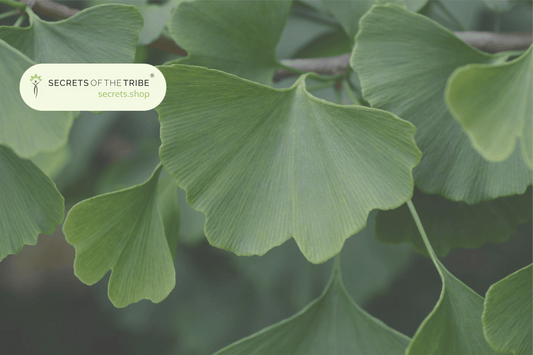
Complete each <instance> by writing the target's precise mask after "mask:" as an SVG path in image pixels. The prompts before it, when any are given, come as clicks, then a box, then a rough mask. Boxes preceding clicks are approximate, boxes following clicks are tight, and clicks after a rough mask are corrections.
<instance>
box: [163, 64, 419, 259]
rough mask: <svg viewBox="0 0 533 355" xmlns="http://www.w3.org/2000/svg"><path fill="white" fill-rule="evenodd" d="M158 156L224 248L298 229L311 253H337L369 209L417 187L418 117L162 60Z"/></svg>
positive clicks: (267, 243)
mask: <svg viewBox="0 0 533 355" xmlns="http://www.w3.org/2000/svg"><path fill="white" fill-rule="evenodd" d="M159 69H160V70H161V72H162V73H163V75H165V78H166V82H167V95H166V97H165V99H164V100H163V102H162V103H161V105H159V106H158V107H157V109H156V110H157V111H158V113H159V119H160V121H161V142H162V146H161V150H160V157H161V161H162V163H163V165H164V166H165V169H166V170H167V171H168V172H169V173H170V174H171V175H173V176H174V177H175V178H176V179H177V180H178V184H179V185H180V186H181V187H182V188H184V189H185V190H186V191H187V199H188V202H189V203H190V204H191V206H192V207H193V208H194V209H196V210H199V211H202V212H204V213H205V214H206V216H207V221H206V226H205V233H206V237H207V239H208V240H209V242H210V243H211V244H212V245H213V246H216V247H218V248H221V249H226V250H230V251H233V252H235V253H236V254H238V255H253V254H258V255H262V254H264V253H266V252H267V251H268V250H270V249H271V248H273V247H275V246H277V245H280V244H282V243H283V242H285V241H286V240H288V239H289V238H290V237H293V238H294V239H295V240H296V242H297V243H298V246H299V247H300V249H301V250H302V252H303V254H304V255H305V256H306V258H307V259H308V260H310V261H311V262H314V263H320V262H323V261H326V260H327V259H329V258H331V257H332V256H333V255H335V254H337V253H338V252H339V251H340V250H341V248H342V245H343V243H344V241H345V240H346V238H348V237H349V236H351V235H353V234H354V233H356V232H358V231H359V230H361V229H362V228H363V227H364V226H365V223H366V219H367V216H368V213H369V212H370V211H371V210H373V209H375V208H380V209H390V208H394V207H397V206H399V205H400V204H402V203H403V202H404V201H405V200H407V199H408V198H410V196H411V194H412V189H413V180H412V175H411V171H412V168H413V167H414V166H415V165H416V164H417V163H418V161H419V159H420V151H419V150H418V148H417V147H416V145H415V143H414V139H413V134H414V127H413V126H412V125H411V124H410V123H408V122H406V121H403V120H401V119H399V118H398V117H396V116H394V115H392V114H390V113H388V112H384V111H381V110H376V109H370V108H367V107H362V106H339V105H334V104H331V103H329V102H327V101H324V100H320V99H317V98H315V97H314V96H312V95H311V94H309V93H308V92H307V91H306V90H305V81H304V79H305V76H302V77H301V78H300V79H299V80H298V81H297V82H296V83H295V84H294V85H293V86H292V87H291V88H289V89H272V88H270V87H268V86H263V85H260V84H256V83H253V82H250V81H248V80H244V79H240V78H237V77H236V76H234V75H231V74H226V73H223V72H220V71H217V70H209V69H205V68H200V67H192V66H186V65H174V66H161V67H159Z"/></svg>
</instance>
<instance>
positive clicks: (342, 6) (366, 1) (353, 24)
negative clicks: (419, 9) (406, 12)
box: [321, 0, 407, 44]
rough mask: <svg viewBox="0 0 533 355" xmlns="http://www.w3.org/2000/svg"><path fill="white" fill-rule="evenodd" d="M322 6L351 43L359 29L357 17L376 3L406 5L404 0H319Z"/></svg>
mask: <svg viewBox="0 0 533 355" xmlns="http://www.w3.org/2000/svg"><path fill="white" fill-rule="evenodd" d="M321 2H322V4H323V6H324V8H325V9H326V10H328V11H329V12H330V13H331V14H332V15H333V17H335V18H336V19H337V21H339V23H340V24H341V25H342V28H343V29H344V31H345V32H346V34H347V35H348V37H350V41H351V42H352V44H353V41H354V38H355V35H356V34H357V31H359V19H360V18H361V17H362V16H363V15H364V14H366V13H367V12H368V10H370V8H371V7H372V6H374V5H376V4H382V5H384V4H387V3H391V4H395V5H398V6H402V7H407V5H406V3H405V1H404V0H321Z"/></svg>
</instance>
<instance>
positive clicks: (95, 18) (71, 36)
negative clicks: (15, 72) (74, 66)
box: [0, 5, 143, 78]
mask: <svg viewBox="0 0 533 355" xmlns="http://www.w3.org/2000/svg"><path fill="white" fill-rule="evenodd" d="M27 12H28V14H29V16H30V26H29V27H24V28H18V27H9V26H3V27H0V39H3V40H4V41H5V42H7V44H9V45H10V46H12V47H14V48H17V49H18V50H19V51H21V52H22V53H24V54H25V55H26V56H28V57H29V58H31V59H32V60H34V61H35V62H37V63H131V62H133V58H134V56H135V45H136V44H137V39H138V36H139V32H140V31H141V29H142V26H143V20H142V17H141V15H140V13H139V11H138V10H137V9H136V8H135V7H134V6H126V5H99V6H94V7H91V8H88V9H86V10H83V11H80V12H79V13H77V14H76V15H74V16H72V17H70V18H68V19H66V20H63V21H58V22H46V21H43V20H41V19H40V18H39V17H38V16H37V15H35V14H34V13H33V11H31V10H30V9H27ZM18 78H20V75H19V76H18Z"/></svg>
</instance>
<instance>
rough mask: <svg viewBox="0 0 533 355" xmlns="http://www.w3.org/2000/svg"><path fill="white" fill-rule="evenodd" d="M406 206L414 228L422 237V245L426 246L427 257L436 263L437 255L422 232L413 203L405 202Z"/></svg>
mask: <svg viewBox="0 0 533 355" xmlns="http://www.w3.org/2000/svg"><path fill="white" fill-rule="evenodd" d="M407 206H408V207H409V211H410V212H411V215H412V216H413V219H414V220H415V223H416V227H417V228H418V231H419V232H420V235H421V236H422V240H423V241H424V244H425V246H426V249H427V250H428V253H429V256H430V257H431V259H432V260H433V262H435V263H438V262H439V259H438V258H437V255H436V254H435V252H434V251H433V248H432V247H431V243H430V242H429V239H428V236H427V235H426V231H425V230H424V226H423V225H422V221H420V217H418V213H416V209H415V206H414V205H413V202H412V201H411V200H409V201H407Z"/></svg>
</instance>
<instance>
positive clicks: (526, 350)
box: [483, 264, 533, 355]
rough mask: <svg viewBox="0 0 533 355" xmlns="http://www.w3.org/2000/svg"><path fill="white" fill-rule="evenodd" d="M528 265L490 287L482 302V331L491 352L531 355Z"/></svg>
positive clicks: (529, 277)
mask: <svg viewBox="0 0 533 355" xmlns="http://www.w3.org/2000/svg"><path fill="white" fill-rule="evenodd" d="M532 278H533V274H532V271H531V264H530V265H529V266H526V267H524V268H522V269H520V270H518V271H517V272H515V273H514V274H511V275H509V276H507V277H506V278H505V279H503V280H501V281H498V282H497V283H495V284H494V285H492V286H491V287H490V288H489V290H488V292H487V298H486V300H485V309H484V311H483V330H484V332H485V337H486V339H487V341H488V342H489V344H490V345H491V346H492V347H493V348H494V350H497V351H501V352H502V353H506V354H508V353H512V354H514V355H529V354H533V345H532V336H531V334H532V332H533V330H532V324H533V317H532V314H533V307H532V304H531V303H532V299H533V294H532V291H531V289H532V281H531V279H532Z"/></svg>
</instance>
